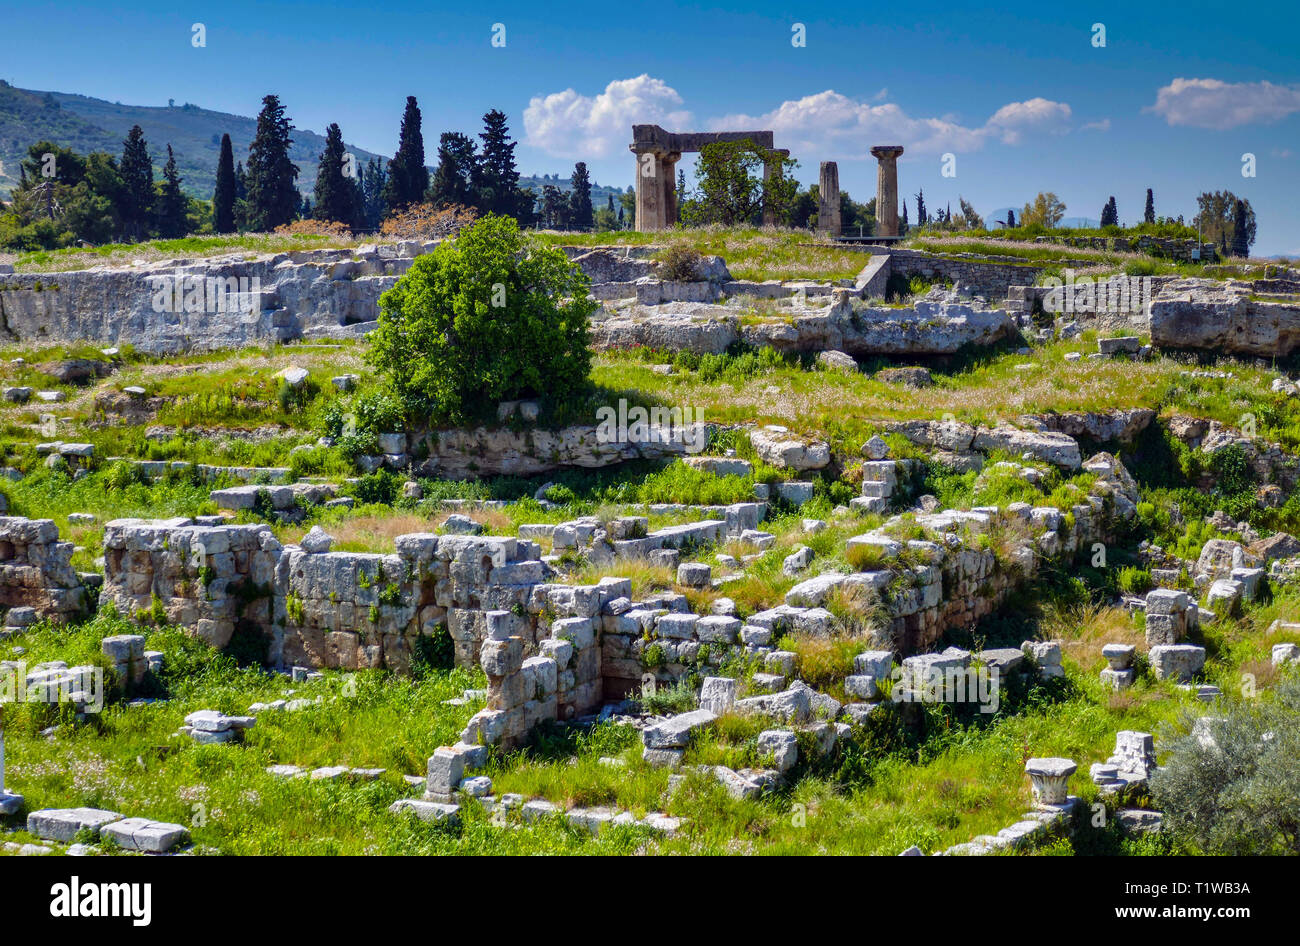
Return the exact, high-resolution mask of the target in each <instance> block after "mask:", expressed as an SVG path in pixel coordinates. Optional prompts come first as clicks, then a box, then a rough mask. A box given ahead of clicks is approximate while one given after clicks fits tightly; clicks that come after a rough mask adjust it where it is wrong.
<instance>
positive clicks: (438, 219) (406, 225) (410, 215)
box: [379, 204, 474, 240]
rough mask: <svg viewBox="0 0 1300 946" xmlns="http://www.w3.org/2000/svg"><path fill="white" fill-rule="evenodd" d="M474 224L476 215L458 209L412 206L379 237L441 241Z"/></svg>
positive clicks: (389, 222)
mask: <svg viewBox="0 0 1300 946" xmlns="http://www.w3.org/2000/svg"><path fill="white" fill-rule="evenodd" d="M473 222H474V211H472V210H469V209H468V208H465V207H461V206H459V205H456V206H451V207H444V208H442V209H438V208H435V207H434V206H433V204H411V205H410V206H409V207H407V208H405V209H404V210H400V211H398V212H397V213H395V214H393V215H392V216H391V217H389V218H388V219H387V220H385V221H384V223H383V226H382V227H381V228H380V230H379V233H380V235H381V236H383V237H385V238H387V239H392V240H440V239H443V238H444V237H450V236H455V235H456V233H457V232H459V231H460V230H461V229H462V228H464V227H467V226H469V225H470V224H471V223H473Z"/></svg>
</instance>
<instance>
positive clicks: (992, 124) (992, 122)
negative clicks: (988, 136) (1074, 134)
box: [984, 98, 1070, 145]
mask: <svg viewBox="0 0 1300 946" xmlns="http://www.w3.org/2000/svg"><path fill="white" fill-rule="evenodd" d="M1069 122H1070V106H1068V105H1066V104H1065V103H1064V102H1053V101H1050V100H1048V99H1045V98H1032V99H1029V100H1028V101H1026V102H1012V103H1010V104H1009V105H1003V106H1002V107H1001V108H1000V109H998V110H997V111H996V112H994V113H993V117H992V118H990V119H989V120H988V122H987V123H985V126H984V130H985V131H986V132H990V133H995V134H998V135H999V136H1000V137H1001V138H1002V141H1003V143H1004V144H1009V145H1016V144H1020V142H1021V141H1022V140H1023V138H1024V135H1025V134H1026V133H1027V132H1031V131H1046V132H1053V133H1057V134H1059V133H1061V132H1065V131H1068V130H1069Z"/></svg>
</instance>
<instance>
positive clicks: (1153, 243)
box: [1034, 233, 1218, 263]
mask: <svg viewBox="0 0 1300 946" xmlns="http://www.w3.org/2000/svg"><path fill="white" fill-rule="evenodd" d="M1034 242H1035V243H1056V244H1060V245H1061V246H1077V247H1079V248H1081V249H1090V250H1109V251H1113V252H1116V253H1150V254H1151V255H1152V256H1160V257H1163V258H1165V259H1172V260H1179V261H1180V262H1184V263H1186V262H1190V261H1192V260H1193V259H1194V258H1196V257H1195V255H1194V254H1195V253H1196V248H1197V246H1198V244H1199V246H1200V250H1201V253H1200V257H1199V258H1200V259H1201V261H1203V262H1207V263H1212V262H1214V261H1215V260H1216V259H1218V249H1217V246H1216V245H1215V244H1213V243H1200V242H1199V241H1198V240H1190V239H1188V240H1175V239H1170V238H1166V237H1154V236H1150V235H1148V234H1145V233H1144V234H1142V235H1141V236H1137V237H1118V236H1117V237H1104V236H1081V237H1066V236H1040V237H1035V238H1034Z"/></svg>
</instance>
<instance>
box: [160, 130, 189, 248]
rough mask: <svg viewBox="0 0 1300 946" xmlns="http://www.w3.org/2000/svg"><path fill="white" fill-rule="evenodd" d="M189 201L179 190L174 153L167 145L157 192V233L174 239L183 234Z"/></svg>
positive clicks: (179, 181) (165, 237)
mask: <svg viewBox="0 0 1300 946" xmlns="http://www.w3.org/2000/svg"><path fill="white" fill-rule="evenodd" d="M188 208H189V202H188V201H187V200H186V197H185V194H184V193H183V192H182V191H181V175H180V172H179V171H178V170H177V169H176V155H175V154H173V153H172V146H171V145H170V144H168V145H167V163H166V164H165V165H163V180H162V187H161V189H160V191H159V194H158V235H159V236H160V237H162V238H163V239H167V240H174V239H176V238H177V237H183V236H185V225H186V219H185V214H186V211H187V210H188Z"/></svg>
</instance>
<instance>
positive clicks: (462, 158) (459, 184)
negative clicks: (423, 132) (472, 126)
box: [429, 131, 477, 207]
mask: <svg viewBox="0 0 1300 946" xmlns="http://www.w3.org/2000/svg"><path fill="white" fill-rule="evenodd" d="M476 160H477V159H476V158H475V155H474V139H472V138H470V137H469V135H462V134H461V133H460V132H458V131H445V132H443V133H442V137H441V138H439V139H438V167H437V168H436V169H435V170H434V172H433V183H432V184H431V185H430V186H429V200H430V201H432V202H433V205H434V206H435V207H450V206H451V205H453V204H460V205H461V206H464V207H473V206H475V205H476V204H477V200H476V195H475V194H474V191H473V188H474V165H475V162H476Z"/></svg>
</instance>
